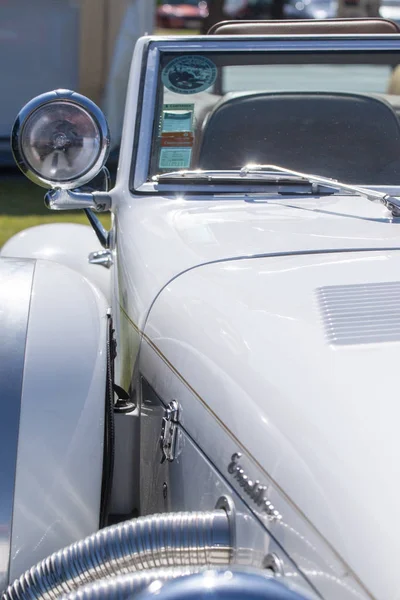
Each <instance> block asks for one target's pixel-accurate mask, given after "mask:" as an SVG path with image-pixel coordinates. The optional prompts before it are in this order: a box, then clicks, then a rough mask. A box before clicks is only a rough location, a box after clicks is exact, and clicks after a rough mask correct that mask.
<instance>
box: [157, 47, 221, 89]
mask: <svg viewBox="0 0 400 600" xmlns="http://www.w3.org/2000/svg"><path fill="white" fill-rule="evenodd" d="M216 78H217V67H216V66H215V64H214V63H213V62H212V60H210V59H209V58H206V57H205V56H196V55H190V56H178V57H177V58H174V59H173V60H171V62H169V63H168V64H167V66H166V67H164V69H163V72H162V75H161V79H162V82H163V84H164V85H165V87H166V88H167V89H169V90H171V92H175V93H177V94H197V93H198V92H204V90H206V89H207V88H209V87H211V86H212V85H213V84H214V82H215V80H216Z"/></svg>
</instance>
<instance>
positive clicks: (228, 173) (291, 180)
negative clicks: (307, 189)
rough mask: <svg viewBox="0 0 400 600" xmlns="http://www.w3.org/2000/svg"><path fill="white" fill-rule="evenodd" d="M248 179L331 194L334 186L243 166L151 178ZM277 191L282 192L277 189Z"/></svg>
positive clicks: (215, 180) (173, 173) (287, 174)
mask: <svg viewBox="0 0 400 600" xmlns="http://www.w3.org/2000/svg"><path fill="white" fill-rule="evenodd" d="M246 178H247V179H250V180H252V181H253V182H260V181H262V182H267V183H272V184H278V185H279V184H303V185H304V184H306V185H308V186H311V193H313V194H326V193H328V194H333V193H334V192H335V191H336V188H334V187H332V186H331V185H329V186H323V187H322V186H321V185H320V184H319V183H312V182H311V181H309V180H308V179H307V178H305V177H303V176H302V175H301V176H299V175H297V174H295V173H289V172H285V169H283V170H282V174H279V175H277V174H276V173H266V172H264V171H263V170H262V169H261V170H254V171H253V170H251V169H249V170H248V169H247V167H244V168H242V169H225V170H223V169H204V170H203V169H184V170H181V171H170V172H169V173H160V174H158V175H154V176H153V177H152V180H153V181H154V182H156V183H157V182H159V181H161V182H162V183H170V182H176V180H177V179H184V180H186V181H188V182H193V181H208V182H210V183H211V182H215V183H218V182H219V183H222V182H223V183H225V182H228V181H229V182H232V183H242V182H243V179H246ZM279 193H282V192H281V191H279Z"/></svg>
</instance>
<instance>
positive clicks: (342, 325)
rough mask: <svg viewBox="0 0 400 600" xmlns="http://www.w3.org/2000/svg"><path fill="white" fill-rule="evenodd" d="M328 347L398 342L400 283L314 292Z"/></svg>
mask: <svg viewBox="0 0 400 600" xmlns="http://www.w3.org/2000/svg"><path fill="white" fill-rule="evenodd" d="M317 296H318V301H319V304H320V307H321V310H322V317H323V322H324V326H325V331H326V335H327V338H328V342H329V344H335V345H351V344H377V343H384V342H400V281H388V282H380V283H365V284H356V285H338V286H326V287H321V288H318V289H317Z"/></svg>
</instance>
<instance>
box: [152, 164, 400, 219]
mask: <svg viewBox="0 0 400 600" xmlns="http://www.w3.org/2000/svg"><path fill="white" fill-rule="evenodd" d="M277 173H279V174H280V176H279V177H277V175H276V174H277ZM177 179H186V180H188V181H199V180H200V181H201V180H203V181H210V182H212V181H226V180H230V181H235V182H237V181H240V180H241V179H253V180H260V179H261V180H263V181H269V182H271V183H278V184H283V183H308V184H310V185H312V186H315V187H313V189H312V192H313V193H315V194H318V193H321V191H322V189H321V188H320V186H324V187H325V189H324V190H323V191H324V192H325V193H326V192H329V190H332V191H346V192H351V193H353V194H358V195H362V196H365V197H366V198H367V199H368V200H370V201H371V202H381V203H382V204H383V205H384V206H386V208H388V209H389V211H390V212H391V214H392V216H393V217H400V199H399V198H396V197H395V196H391V195H390V194H386V193H385V192H378V191H376V190H370V189H368V188H365V187H361V186H356V185H352V184H349V183H343V182H341V181H338V180H337V179H332V178H331V177H323V176H322V175H314V174H312V173H303V172H301V171H294V170H293V169H288V168H287V167H283V166H280V165H258V164H248V165H246V166H245V167H243V168H241V169H232V170H217V169H209V170H202V169H193V170H190V169H189V170H182V171H172V172H170V173H161V174H160V175H155V176H154V177H153V181H155V182H157V181H161V180H162V181H164V182H165V183H167V182H168V181H171V182H172V181H176V180H177Z"/></svg>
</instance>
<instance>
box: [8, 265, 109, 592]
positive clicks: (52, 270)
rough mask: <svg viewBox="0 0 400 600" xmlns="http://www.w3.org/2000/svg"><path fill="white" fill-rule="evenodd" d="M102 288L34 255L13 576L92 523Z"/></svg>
mask: <svg viewBox="0 0 400 600" xmlns="http://www.w3.org/2000/svg"><path fill="white" fill-rule="evenodd" d="M106 311H107V302H106V300H105V298H104V296H103V295H102V294H101V292H99V291H98V290H97V289H96V288H95V287H94V286H93V285H91V284H90V283H89V282H88V280H87V279H85V278H84V277H83V276H82V275H80V274H78V273H77V272H76V271H73V270H71V269H69V268H67V267H65V266H62V265H59V264H56V263H53V262H50V261H41V260H39V261H37V263H36V267H35V274H34V282H33V289H32V297H31V307H30V318H29V324H28V333H27V341H26V350H25V367H24V378H23V390H22V398H21V416H20V429H19V439H18V455H17V470H16V484H15V496H14V514H13V528H12V548H11V561H10V564H11V569H10V581H12V580H13V579H15V578H16V577H18V576H19V575H20V574H21V573H23V572H24V571H25V570H26V569H28V568H30V567H31V566H32V565H33V564H35V563H36V562H37V561H39V560H41V559H42V558H44V557H46V556H47V555H48V554H51V553H52V552H54V551H56V550H58V549H59V548H62V547H63V546H65V545H68V544H70V543H72V542H74V541H76V540H79V539H81V538H83V537H85V536H86V535H88V534H90V533H92V532H93V531H96V530H97V529H98V525H99V510H100V490H101V477H102V466H103V439H104V399H105V381H106V319H107V317H106Z"/></svg>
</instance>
